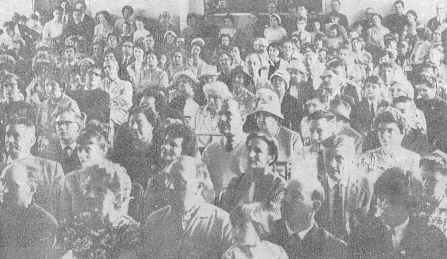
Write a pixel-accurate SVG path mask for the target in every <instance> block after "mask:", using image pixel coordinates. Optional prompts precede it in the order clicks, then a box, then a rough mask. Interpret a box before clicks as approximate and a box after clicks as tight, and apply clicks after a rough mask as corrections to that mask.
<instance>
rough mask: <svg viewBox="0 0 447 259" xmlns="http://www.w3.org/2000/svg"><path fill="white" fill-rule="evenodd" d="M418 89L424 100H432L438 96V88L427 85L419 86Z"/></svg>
mask: <svg viewBox="0 0 447 259" xmlns="http://www.w3.org/2000/svg"><path fill="white" fill-rule="evenodd" d="M416 89H417V90H418V91H419V95H420V96H421V97H422V99H424V100H431V99H433V98H435V96H436V88H430V87H428V86H427V84H422V85H417V86H416Z"/></svg>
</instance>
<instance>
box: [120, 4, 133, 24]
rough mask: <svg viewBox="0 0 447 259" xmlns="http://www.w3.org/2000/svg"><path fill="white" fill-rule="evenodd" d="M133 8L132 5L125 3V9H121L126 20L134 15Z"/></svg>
mask: <svg viewBox="0 0 447 259" xmlns="http://www.w3.org/2000/svg"><path fill="white" fill-rule="evenodd" d="M133 12H134V11H133V8H132V6H129V5H125V6H124V7H123V9H121V13H122V14H123V18H124V20H126V21H127V20H129V18H130V17H131V16H132V15H133Z"/></svg>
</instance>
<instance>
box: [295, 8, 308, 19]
mask: <svg viewBox="0 0 447 259" xmlns="http://www.w3.org/2000/svg"><path fill="white" fill-rule="evenodd" d="M296 12H297V15H298V16H299V17H305V16H307V10H306V7H304V6H298V8H297V9H296Z"/></svg>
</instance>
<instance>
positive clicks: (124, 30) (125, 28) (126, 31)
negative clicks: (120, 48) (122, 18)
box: [122, 23, 131, 34]
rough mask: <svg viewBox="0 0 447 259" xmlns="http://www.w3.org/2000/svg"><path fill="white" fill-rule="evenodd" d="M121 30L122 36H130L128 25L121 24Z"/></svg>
mask: <svg viewBox="0 0 447 259" xmlns="http://www.w3.org/2000/svg"><path fill="white" fill-rule="evenodd" d="M122 29H123V33H124V34H130V30H131V27H130V26H129V25H128V24H126V23H123V27H122Z"/></svg>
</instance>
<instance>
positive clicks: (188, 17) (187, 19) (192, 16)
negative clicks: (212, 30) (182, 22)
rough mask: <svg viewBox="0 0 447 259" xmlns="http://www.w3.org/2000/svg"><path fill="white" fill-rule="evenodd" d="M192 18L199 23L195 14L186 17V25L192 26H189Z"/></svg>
mask: <svg viewBox="0 0 447 259" xmlns="http://www.w3.org/2000/svg"><path fill="white" fill-rule="evenodd" d="M191 18H194V19H195V20H196V22H197V15H195V14H193V13H189V14H188V15H187V16H186V24H187V25H188V26H189V25H190V24H189V19H191Z"/></svg>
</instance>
